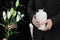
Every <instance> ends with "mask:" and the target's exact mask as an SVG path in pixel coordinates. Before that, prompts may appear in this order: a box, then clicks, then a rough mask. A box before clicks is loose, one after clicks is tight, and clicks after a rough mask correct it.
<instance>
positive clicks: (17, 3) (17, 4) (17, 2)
mask: <svg viewBox="0 0 60 40" xmlns="http://www.w3.org/2000/svg"><path fill="white" fill-rule="evenodd" d="M15 5H16V8H17V7H18V6H19V0H17V1H16V4H15Z"/></svg>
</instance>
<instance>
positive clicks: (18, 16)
mask: <svg viewBox="0 0 60 40" xmlns="http://www.w3.org/2000/svg"><path fill="white" fill-rule="evenodd" d="M20 19H21V17H20V15H18V14H17V17H16V22H19V21H20Z"/></svg>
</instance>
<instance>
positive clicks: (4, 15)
mask: <svg viewBox="0 0 60 40" xmlns="http://www.w3.org/2000/svg"><path fill="white" fill-rule="evenodd" d="M3 19H4V21H6V12H5V11H3Z"/></svg>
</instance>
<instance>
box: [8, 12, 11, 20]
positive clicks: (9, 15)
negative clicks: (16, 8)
mask: <svg viewBox="0 0 60 40" xmlns="http://www.w3.org/2000/svg"><path fill="white" fill-rule="evenodd" d="M10 17H11V13H10V12H9V11H7V18H8V19H10Z"/></svg>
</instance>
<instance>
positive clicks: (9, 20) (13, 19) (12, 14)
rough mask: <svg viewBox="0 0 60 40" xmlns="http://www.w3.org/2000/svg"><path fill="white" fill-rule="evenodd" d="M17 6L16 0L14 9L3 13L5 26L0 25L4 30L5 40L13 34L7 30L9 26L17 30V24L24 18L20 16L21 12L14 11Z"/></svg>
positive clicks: (22, 15) (17, 1)
mask: <svg viewBox="0 0 60 40" xmlns="http://www.w3.org/2000/svg"><path fill="white" fill-rule="evenodd" d="M18 6H19V0H16V4H15V8H13V7H12V8H11V9H10V10H7V12H5V11H3V19H4V22H5V23H6V24H5V25H4V24H2V23H0V25H1V26H3V27H4V28H5V32H6V33H5V35H6V39H7V40H8V38H9V36H10V35H12V34H13V33H14V32H13V31H12V30H10V29H9V28H8V27H9V25H14V26H15V28H17V22H19V21H20V20H21V19H22V18H23V17H24V14H21V12H19V11H16V10H15V9H16V8H17V7H18Z"/></svg>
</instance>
